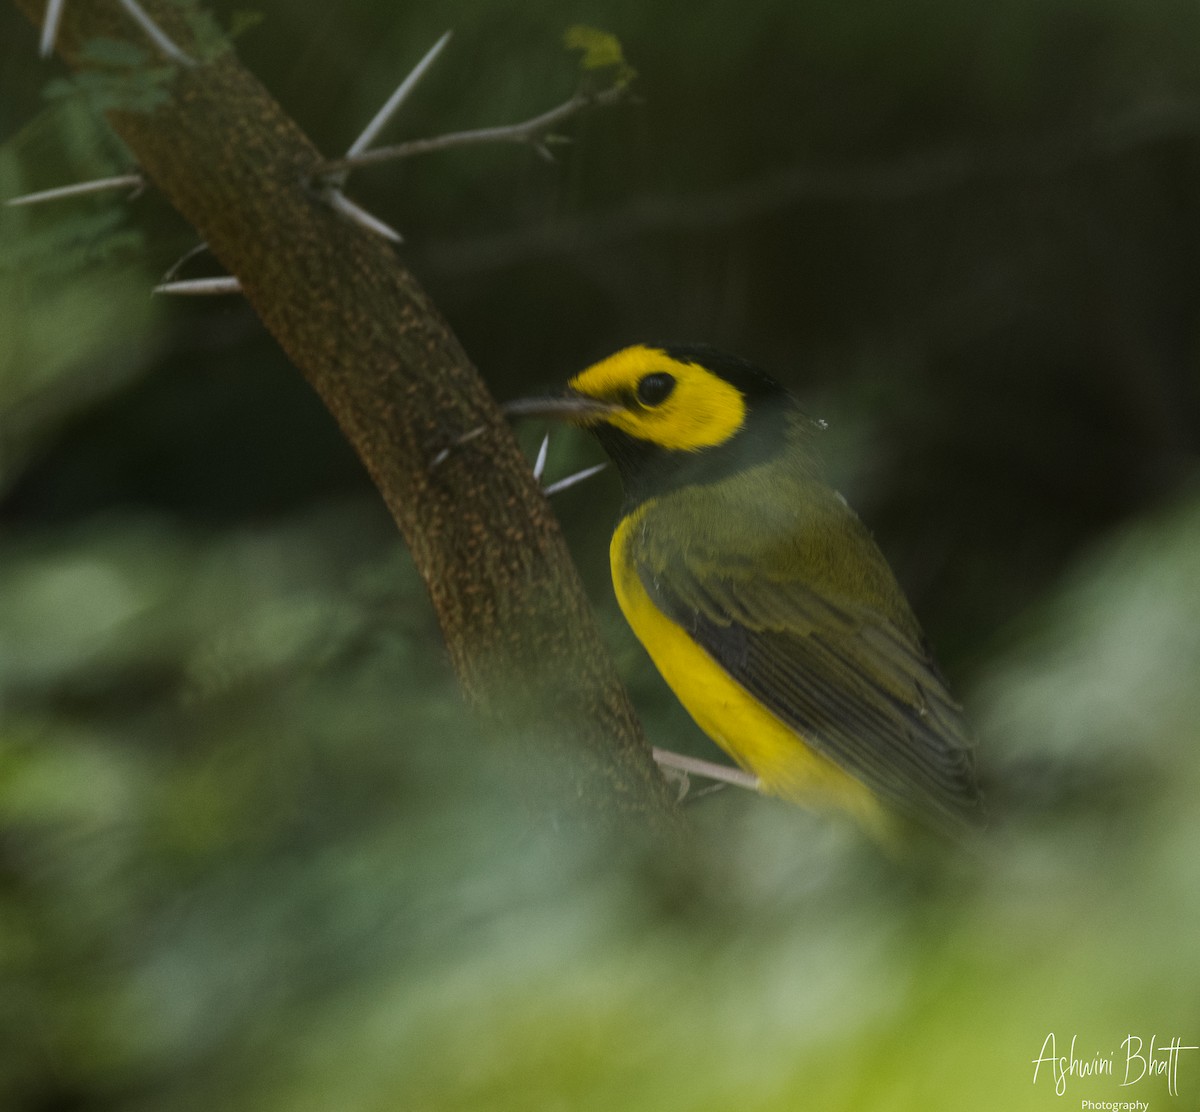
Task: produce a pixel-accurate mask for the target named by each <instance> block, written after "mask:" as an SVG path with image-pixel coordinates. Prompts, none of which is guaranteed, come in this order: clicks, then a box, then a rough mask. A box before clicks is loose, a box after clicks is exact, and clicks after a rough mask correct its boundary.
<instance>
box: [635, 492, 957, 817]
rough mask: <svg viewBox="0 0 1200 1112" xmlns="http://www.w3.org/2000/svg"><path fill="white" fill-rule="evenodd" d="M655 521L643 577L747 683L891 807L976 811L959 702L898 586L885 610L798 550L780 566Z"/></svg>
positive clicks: (643, 546)
mask: <svg viewBox="0 0 1200 1112" xmlns="http://www.w3.org/2000/svg"><path fill="white" fill-rule="evenodd" d="M846 512H847V513H849V511H846ZM854 525H855V526H858V522H857V519H854ZM859 528H861V527H859ZM655 532H656V531H655V530H652V529H649V530H646V531H645V532H643V534H642V537H641V543H640V544H639V545H638V548H637V550H636V551H634V552H631V554H630V555H631V556H632V557H633V559H634V561H635V564H636V567H637V570H638V574H639V578H640V579H641V582H642V584H643V586H644V587H645V589H646V591H647V592H648V593H649V595H650V597H651V599H652V600H653V601H654V603H655V605H656V606H658V608H659V609H660V610H662V611H663V613H665V614H666V615H667V616H668V617H670V618H671V619H672V620H673V621H675V622H676V623H677V624H678V625H680V626H682V627H683V628H684V629H686V630H687V631H688V633H689V634H690V635H691V636H692V637H693V639H694V640H695V641H696V643H697V644H698V645H700V647H701V648H703V649H704V650H705V651H706V652H707V653H708V654H709V655H710V656H711V657H712V658H713V659H714V660H716V661H717V663H718V664H720V665H721V667H722V668H724V669H725V671H726V672H728V673H729V675H730V676H732V677H733V678H734V679H735V680H736V681H737V682H738V683H739V684H741V685H742V687H744V688H745V689H746V690H747V691H748V692H750V694H751V695H753V696H754V697H755V698H756V699H758V700H759V701H760V702H761V703H763V704H764V705H765V706H766V707H767V708H768V709H769V710H770V711H771V712H772V713H773V714H775V715H776V716H777V717H778V718H780V719H781V720H782V721H784V722H785V723H787V725H789V726H790V727H791V728H792V729H794V730H795V731H796V732H797V733H798V734H800V735H801V736H802V737H803V738H804V739H805V741H806V742H807V743H808V744H809V745H811V746H812V748H814V749H815V750H816V751H817V752H819V753H821V754H823V755H824V756H826V757H829V758H830V759H831V760H833V761H834V762H835V763H836V764H838V765H839V766H840V767H841V768H843V769H844V770H845V771H847V772H849V773H851V774H852V775H854V776H856V777H857V778H858V779H860V780H861V781H862V782H863V783H865V784H866V785H867V786H868V787H869V788H871V789H872V790H873V791H874V792H876V793H877V794H878V795H879V796H881V797H882V798H883V799H884V800H885V801H886V802H888V803H889V804H890V805H891V806H892V807H893V808H895V809H896V810H897V811H899V812H900V813H902V814H904V815H906V816H908V817H909V818H912V819H915V820H917V821H919V822H922V823H924V824H927V825H928V824H930V823H931V822H932V823H933V824H934V825H937V826H941V827H945V826H947V825H950V826H960V825H962V824H963V823H965V822H967V823H969V822H971V821H977V820H978V818H979V815H980V812H981V801H980V796H979V791H978V787H977V784H976V779H975V770H974V750H973V746H972V743H971V741H970V737H969V734H968V731H967V728H966V725H965V723H964V721H963V717H962V712H961V709H960V707H959V705H958V704H957V703H956V702H955V701H954V699H953V697H952V696H951V695H950V693H949V691H948V690H947V688H946V683H945V681H944V680H943V678H942V676H941V674H940V673H939V672H938V669H937V665H936V664H935V663H934V661H933V659H932V656H931V655H930V652H929V650H928V648H927V647H926V645H925V643H924V640H923V638H922V637H921V634H920V631H919V629H918V627H917V625H916V621H915V619H913V618H912V616H911V613H910V612H909V611H908V608H907V604H906V603H904V602H903V596H902V595H901V594H900V589H899V587H898V586H896V587H894V591H895V594H894V597H889V599H888V602H889V609H890V610H891V614H890V615H887V614H885V613H884V612H883V611H882V608H881V607H878V606H874V605H872V604H871V603H870V602H869V601H868V603H866V604H863V603H862V602H861V601H851V596H849V595H848V594H846V593H842V594H840V595H839V594H838V593H837V587H842V586H843V585H844V581H842V582H839V583H838V584H837V585H836V587H835V588H833V590H832V591H831V588H830V584H828V583H821V582H820V581H819V576H818V583H817V586H816V587H814V586H813V585H812V583H811V582H809V581H807V580H806V578H805V577H804V576H803V575H802V574H799V573H802V572H803V570H804V569H803V559H801V560H800V561H798V562H797V561H793V562H792V563H793V564H794V565H796V566H793V567H792V568H791V569H789V573H788V574H779V573H778V567H777V565H779V564H780V563H784V564H787V563H788V561H780V560H779V559H778V558H776V559H773V560H771V561H764V560H762V559H759V558H756V557H754V556H749V557H748V556H747V555H746V554H744V553H743V556H742V557H741V558H740V559H735V560H730V558H729V556H728V554H727V550H725V551H722V552H721V553H720V554H718V553H716V552H714V551H712V550H706V547H705V546H704V544H703V543H701V544H699V545H697V544H694V543H693V544H691V545H689V546H688V547H686V548H683V549H681V548H679V547H678V546H677V545H673V544H669V543H667V544H656V543H655ZM861 538H862V540H863V542H864V543H865V544H866V545H868V546H869V549H867V550H864V552H860V553H857V554H856V555H858V556H859V557H860V558H861V557H863V556H866V557H868V558H869V562H870V563H872V565H873V568H872V570H873V572H874V573H875V575H876V578H877V577H878V575H879V574H881V573H880V572H879V569H880V568H882V569H883V572H882V574H886V576H887V577H888V582H889V583H890V584H892V585H893V586H894V581H893V580H891V573H890V571H886V565H885V564H884V563H883V557H882V556H881V555H880V554H879V553H878V550H877V549H876V548H875V547H874V543H873V542H872V541H870V539H869V537H868V536H867V534H866V532H865V530H862V532H861ZM775 547H776V549H778V545H776V546H775ZM722 549H724V546H722ZM801 555H802V556H803V553H801ZM764 565H765V566H764ZM773 565H776V566H775V567H774V568H773ZM773 571H774V573H773ZM866 596H867V598H868V599H870V597H871V595H870V592H866ZM897 606H899V608H900V609H899V611H898V610H897Z"/></svg>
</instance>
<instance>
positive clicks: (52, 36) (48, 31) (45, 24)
mask: <svg viewBox="0 0 1200 1112" xmlns="http://www.w3.org/2000/svg"><path fill="white" fill-rule="evenodd" d="M65 3H66V0H46V15H45V18H44V19H43V20H42V39H41V42H40V43H39V44H38V53H39V54H41V56H42V57H43V58H49V57H50V55H51V54H53V53H54V42H55V40H56V39H57V38H58V25H59V23H60V22H61V20H62V13H63V5H64V4H65Z"/></svg>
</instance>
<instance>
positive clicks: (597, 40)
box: [563, 23, 637, 86]
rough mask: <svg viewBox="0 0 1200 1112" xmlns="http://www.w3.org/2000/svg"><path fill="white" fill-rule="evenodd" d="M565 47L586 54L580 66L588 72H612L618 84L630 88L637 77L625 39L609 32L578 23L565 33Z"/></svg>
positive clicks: (614, 82) (581, 59) (614, 81)
mask: <svg viewBox="0 0 1200 1112" xmlns="http://www.w3.org/2000/svg"><path fill="white" fill-rule="evenodd" d="M563 45H564V46H566V48H567V49H568V50H579V51H582V52H583V57H582V58H580V60H579V66H580V68H581V69H582V70H584V71H585V72H587V73H595V72H597V71H604V70H607V71H610V73H611V76H612V80H613V84H614V85H617V86H622V85H628V84H629V82H630V81H632V80H633V79H634V78H635V77H636V76H637V70H635V69H634V68H633V67H632V66H631V65H630V64H629V63H628V62H627V61H625V52H624V51H623V50H622V49H621V40H620V39H618V38H617V36H616V35H613V34H610V33H609V32H608V31H601V30H599V29H598V28H596V27H588V26H587V25H586V24H582V23H576V24H574V25H573V26H571V27H568V28H567V30H566V32H565V33H564V34H563Z"/></svg>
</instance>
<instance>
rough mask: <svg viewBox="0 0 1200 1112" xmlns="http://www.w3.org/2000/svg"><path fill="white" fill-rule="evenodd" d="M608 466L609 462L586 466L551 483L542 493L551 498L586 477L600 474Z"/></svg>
mask: <svg viewBox="0 0 1200 1112" xmlns="http://www.w3.org/2000/svg"><path fill="white" fill-rule="evenodd" d="M607 466H608V464H607V463H597V464H594V465H593V466H592V467H585V468H584V469H583V470H582V471H576V472H575V474H573V475H568V476H567V477H566V478H565V479H559V480H558V481H557V482H555V483H551V484H550V485H549V486H547V487H543V488H542V493H543V494H544V495H545V496H546V497H547V498H550V497H551V496H553V495H555V494H559V493H561V492H562V491H564V490H569V489H570V488H571V487H573V486H575V485H576V484H577V483H582V482H583V481H584V480H585V479H590V478H591V477H592V476H593V475H598V474H600V472H601V471H603V470H604V469H605V468H606V467H607Z"/></svg>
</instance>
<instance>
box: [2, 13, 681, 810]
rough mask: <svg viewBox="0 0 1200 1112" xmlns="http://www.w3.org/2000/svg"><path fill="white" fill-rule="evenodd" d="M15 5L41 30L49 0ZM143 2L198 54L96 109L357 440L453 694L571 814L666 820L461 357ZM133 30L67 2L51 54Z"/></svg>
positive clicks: (499, 427) (536, 507)
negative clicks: (148, 103) (548, 754)
mask: <svg viewBox="0 0 1200 1112" xmlns="http://www.w3.org/2000/svg"><path fill="white" fill-rule="evenodd" d="M15 3H16V5H17V7H18V8H19V9H20V10H21V11H22V12H23V13H24V14H25V15H26V16H27V17H28V18H29V19H30V20H31V21H32V22H33V23H34V24H35V26H36V25H39V24H40V22H41V20H42V16H43V8H44V0H15ZM143 6H144V8H145V9H146V12H147V15H148V17H149V18H150V19H152V20H153V22H154V24H155V25H156V26H157V27H159V28H160V29H161V30H162V32H163V34H164V35H166V36H168V37H169V38H170V41H172V42H173V43H178V44H180V46H179V49H180V50H186V51H187V53H188V55H189V56H190V57H195V58H200V59H206V58H207V59H209V60H207V61H202V62H201V63H200V64H197V65H195V66H179V67H177V68H176V69H175V71H174V74H173V76H172V77H171V79H170V81H169V83H168V84H167V85H166V86H165V91H166V94H167V96H166V99H165V101H164V102H163V103H161V104H159V105H158V106H157V107H155V108H154V109H153V110H152V111H149V112H147V111H135V110H111V111H109V112H108V118H109V121H110V123H111V125H112V127H113V129H114V130H115V131H116V132H117V134H118V135H119V136H120V137H121V138H122V139H123V140H124V142H125V143H126V145H127V146H128V147H129V148H130V150H131V151H132V152H133V153H134V156H135V157H136V159H137V162H138V166H139V168H140V169H141V171H142V173H143V174H144V175H145V176H146V178H147V179H148V180H149V181H150V182H152V183H153V184H154V185H155V186H157V187H158V188H159V189H160V190H161V191H162V192H163V194H164V195H165V196H166V197H167V198H168V200H169V201H170V202H171V203H172V204H173V205H174V206H175V208H176V209H177V210H178V211H179V212H180V213H181V214H182V215H183V217H184V218H185V219H186V220H187V221H188V222H189V223H191V224H192V226H193V227H194V228H195V230H196V232H197V234H198V235H199V237H200V238H201V239H202V240H204V241H205V242H206V243H207V244H208V245H209V248H210V250H211V251H212V253H213V255H214V256H215V257H216V258H217V259H218V260H219V261H220V262H221V263H222V264H223V265H224V266H225V267H226V268H227V270H228V271H229V273H230V275H231V276H233V277H235V278H236V279H237V280H238V282H239V283H240V285H241V289H242V291H243V293H244V295H245V297H246V299H247V300H248V301H249V303H250V304H251V305H252V306H253V308H254V310H255V311H256V312H257V313H258V315H259V317H260V318H261V319H262V321H263V323H264V324H265V325H266V327H267V328H268V329H269V330H270V332H271V333H272V334H273V335H274V336H275V338H276V339H277V340H278V341H279V343H280V345H281V346H282V347H283V349H284V351H286V352H287V354H288V355H289V357H290V358H291V359H292V361H293V362H294V363H295V365H296V366H297V367H298V368H299V369H300V370H301V372H302V373H303V374H304V376H305V377H306V378H307V380H308V381H309V383H310V384H311V385H312V387H313V388H314V389H315V390H316V391H317V393H318V394H319V395H320V397H321V398H322V400H323V401H324V403H325V405H326V406H327V407H328V408H329V411H330V412H331V413H332V414H333V416H334V418H335V419H336V420H337V422H338V424H339V425H340V426H341V428H342V430H343V432H344V433H345V435H346V437H347V438H348V439H349V440H350V442H351V444H352V445H353V446H354V448H355V450H356V451H357V452H358V454H359V456H360V458H361V459H362V461H363V463H364V464H365V465H366V467H367V470H368V471H369V472H370V474H371V477H372V479H373V480H374V482H375V485H376V486H377V487H378V489H379V491H380V494H381V495H382V496H383V499H384V501H385V502H386V503H387V506H388V509H389V510H390V511H391V513H392V516H393V517H394V518H395V520H396V523H397V525H398V526H399V527H400V529H401V531H402V533H403V534H404V537H405V539H406V540H407V542H408V546H409V548H410V549H411V551H412V555H413V559H414V561H415V563H416V566H417V568H418V570H419V571H420V573H421V575H422V577H423V579H424V581H425V583H426V585H427V586H428V589H429V593H430V597H431V599H432V601H433V605H434V608H435V610H436V612H437V616H438V620H439V622H440V624H441V628H442V631H443V634H444V636H445V641H446V646H447V650H448V652H449V656H450V660H451V663H452V665H453V667H454V669H455V671H456V673H457V675H458V678H459V681H460V683H461V686H462V689H463V691H464V692H465V693H466V695H467V697H468V699H469V700H470V701H472V702H473V703H474V704H475V705H476V706H477V707H478V708H480V709H481V710H482V711H483V712H484V713H485V714H486V715H488V716H490V718H491V719H492V720H493V721H494V722H498V723H500V724H502V725H503V726H504V727H505V728H511V729H512V730H513V732H514V734H520V735H527V734H529V733H531V732H537V733H539V734H540V736H541V737H542V739H552V740H553V741H554V742H555V743H556V745H555V749H554V752H556V753H558V754H559V755H560V758H559V760H558V761H557V764H558V765H559V766H560V767H559V768H557V769H556V770H553V771H555V772H557V774H558V775H557V777H556V778H555V780H554V783H555V784H557V785H558V788H559V790H562V787H563V784H564V781H565V782H566V784H567V785H568V788H569V789H570V790H571V804H570V806H572V807H574V806H576V801H577V800H580V801H582V802H583V803H584V804H585V807H587V806H590V808H591V810H592V811H593V813H598V814H601V815H610V814H612V813H614V810H615V811H618V812H621V811H623V812H625V813H629V812H635V813H639V814H643V815H650V816H659V818H658V819H657V820H656V821H664V820H663V818H662V816H670V815H672V814H673V813H674V812H673V810H672V804H671V793H670V789H669V787H668V786H667V785H666V783H665V781H664V780H663V779H662V777H661V776H660V774H659V772H658V770H657V769H656V767H655V765H654V761H653V760H652V758H651V753H650V749H649V746H648V745H647V744H646V742H645V740H644V738H643V737H642V734H641V730H640V726H639V725H638V723H637V719H636V717H635V715H634V713H633V710H632V708H631V706H630V703H629V700H628V697H627V695H626V693H625V691H624V689H623V688H622V686H621V684H620V682H619V680H618V678H617V676H616V673H615V670H614V668H613V665H612V662H611V660H610V658H609V656H608V654H607V652H606V651H605V649H604V647H603V645H602V643H601V641H600V639H599V635H598V632H597V628H596V624H595V621H594V618H593V615H592V612H591V609H590V606H589V604H588V601H587V599H586V597H585V595H584V593H583V590H582V587H581V585H580V583H579V581H578V578H577V576H576V575H575V572H574V569H573V566H572V564H571V560H570V556H569V554H568V552H567V549H566V546H565V544H564V542H563V539H562V536H561V533H560V531H559V529H558V526H557V523H556V522H555V520H554V518H553V516H552V514H551V513H550V511H549V509H548V507H547V504H546V499H545V498H544V496H543V495H542V493H541V492H540V491H539V490H538V487H537V484H536V482H535V480H534V479H533V476H532V474H531V472H530V468H529V464H528V463H527V461H526V460H525V458H524V456H523V455H522V453H521V451H520V449H519V447H518V445H517V443H516V440H515V438H514V437H513V435H512V433H511V431H510V429H509V427H508V425H507V423H506V421H505V420H504V418H503V416H502V415H501V413H500V411H499V410H498V409H497V407H496V405H495V403H494V401H493V400H492V398H491V397H490V395H489V394H488V391H487V389H486V388H485V386H484V384H483V382H482V380H481V379H480V377H479V375H478V374H477V372H476V371H475V369H474V367H473V366H472V365H471V362H470V360H469V359H468V358H467V356H466V353H465V352H464V351H463V349H462V348H461V346H460V345H459V343H458V341H457V339H456V338H455V337H454V335H453V333H452V332H451V331H450V329H449V327H448V326H447V324H446V322H445V321H444V320H443V319H442V318H441V316H440V315H439V314H438V312H437V309H436V308H435V307H434V305H433V304H432V303H431V302H430V301H429V298H428V297H427V295H426V294H425V292H424V290H422V289H421V287H420V285H419V284H418V283H417V281H416V279H415V278H414V277H413V276H412V274H410V273H409V272H408V271H407V270H406V269H405V268H404V267H403V266H402V265H401V264H400V262H399V261H398V259H397V257H396V254H395V251H394V249H393V248H392V246H391V245H390V244H389V243H387V242H386V241H385V240H384V239H382V238H380V237H379V236H377V235H373V234H370V233H369V232H368V231H366V230H365V229H363V228H361V227H359V226H357V225H355V224H350V223H347V222H346V221H345V220H343V219H341V218H339V217H338V216H337V215H336V214H335V213H334V212H333V211H332V210H331V209H330V207H329V206H328V205H326V204H324V203H322V202H321V201H320V200H319V199H318V198H317V197H315V196H314V195H313V193H312V192H311V191H310V190H309V189H307V188H306V187H305V185H304V182H306V181H308V180H311V179H312V178H314V176H317V175H319V174H321V173H324V172H326V171H327V170H328V168H329V167H328V164H326V163H325V162H324V160H323V159H322V157H321V154H320V152H318V151H317V150H316V148H315V147H314V146H313V145H312V143H311V142H310V141H309V139H308V138H307V137H306V136H305V135H304V134H303V133H302V132H301V131H300V129H299V127H298V126H297V125H296V124H295V122H294V121H292V120H291V119H290V118H289V117H288V116H287V114H286V113H285V112H284V111H283V110H282V109H281V108H280V106H279V105H278V104H277V103H276V102H275V101H274V100H273V99H272V98H271V96H270V95H269V94H268V93H267V91H266V90H265V89H264V88H263V87H262V86H261V85H260V84H259V83H258V81H257V80H256V79H255V78H254V77H253V76H252V75H251V74H250V73H248V72H247V71H246V70H245V69H244V68H243V67H242V66H241V65H240V64H239V62H238V61H237V59H236V57H235V56H234V54H233V52H232V50H228V49H226V50H224V51H220V50H218V51H216V56H215V57H213V53H214V51H213V49H212V43H211V42H208V41H207V40H206V42H204V43H198V42H197V41H196V39H195V37H194V29H195V27H196V21H197V12H196V10H195V9H192V10H190V11H184V10H183V9H182V8H181V6H180V5H178V4H177V3H171V2H170V0H145V2H144V5H143ZM136 33H137V32H136V29H134V28H132V27H131V26H130V20H129V17H128V15H127V14H126V13H125V12H124V10H123V9H122V8H121V7H120V6H119V5H118V4H117V3H116V2H114V0H90V2H88V3H75V4H68V5H66V9H65V11H64V12H63V13H62V20H61V24H60V26H59V29H58V35H57V47H58V49H59V51H60V52H61V53H62V55H63V56H64V57H65V59H66V60H67V62H68V63H69V64H70V65H71V66H73V67H75V68H80V67H82V66H85V65H86V59H85V58H84V57H83V56H82V54H81V51H82V48H83V47H84V45H85V44H86V43H88V42H89V41H92V40H94V39H97V38H100V37H104V38H108V39H117V40H126V41H129V40H130V36H131V35H133V34H136ZM34 48H35V44H34V42H33V41H32V39H31V42H30V49H31V50H32V49H34ZM154 64H155V65H161V60H160V59H157V58H156V59H154ZM569 103H572V102H569ZM581 106H582V104H580V103H574V106H573V107H572V111H574V110H575V109H576V108H577V107H581ZM566 107H567V106H563V108H566ZM562 118H565V114H564V112H563V110H562V109H560V110H558V113H557V114H556V115H554V116H553V117H552V118H551V114H546V115H545V116H543V117H541V120H542V121H543V124H546V123H548V122H553V121H556V120H560V119H562ZM526 126H528V125H526ZM262 416H263V420H264V421H266V420H269V419H270V415H269V414H263V415H262ZM477 427H483V429H484V430H485V431H484V432H483V434H482V435H480V436H479V437H477V438H475V439H474V440H472V441H471V442H470V443H469V444H464V445H463V446H462V447H461V448H460V449H458V450H456V451H454V452H452V453H451V454H450V456H449V458H447V459H446V460H445V462H443V463H442V464H441V466H439V467H437V468H434V469H432V470H431V468H430V466H429V464H430V461H431V459H432V458H433V457H434V456H435V454H437V452H438V451H439V450H440V449H441V448H443V447H445V446H446V445H448V444H451V443H453V442H454V440H455V439H456V438H457V437H458V436H459V435H460V434H461V433H462V432H463V431H464V430H468V429H474V428H477ZM403 732H404V726H403V723H397V724H396V733H397V737H398V739H400V740H402V739H403ZM558 743H561V744H558ZM614 801H615V802H616V804H617V806H616V808H614V805H613V803H614ZM552 803H553V804H554V805H559V803H558V801H557V800H554V801H552ZM665 821H668V822H672V821H673V820H671V819H667V820H665Z"/></svg>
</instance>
